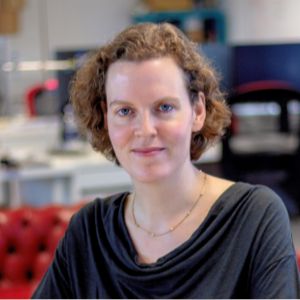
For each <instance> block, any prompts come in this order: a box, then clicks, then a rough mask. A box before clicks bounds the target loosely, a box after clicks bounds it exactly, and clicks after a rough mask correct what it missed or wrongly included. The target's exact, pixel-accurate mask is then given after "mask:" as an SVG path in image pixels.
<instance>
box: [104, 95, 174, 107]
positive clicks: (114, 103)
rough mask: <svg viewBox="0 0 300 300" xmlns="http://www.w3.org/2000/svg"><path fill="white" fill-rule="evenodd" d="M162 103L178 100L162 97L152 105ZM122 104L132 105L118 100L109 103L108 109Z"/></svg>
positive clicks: (126, 101)
mask: <svg viewBox="0 0 300 300" xmlns="http://www.w3.org/2000/svg"><path fill="white" fill-rule="evenodd" d="M162 101H176V102H177V101H179V98H177V97H172V96H170V97H168V96H166V97H162V98H159V99H157V100H156V101H154V103H157V102H162ZM124 104H126V105H132V103H130V101H128V100H118V99H116V100H113V101H112V102H111V103H109V107H111V106H114V105H124Z"/></svg>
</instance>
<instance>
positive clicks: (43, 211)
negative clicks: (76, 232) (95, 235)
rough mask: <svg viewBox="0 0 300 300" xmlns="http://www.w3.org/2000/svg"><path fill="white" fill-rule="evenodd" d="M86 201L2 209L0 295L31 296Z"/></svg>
mask: <svg viewBox="0 0 300 300" xmlns="http://www.w3.org/2000/svg"><path fill="white" fill-rule="evenodd" d="M84 203H85V202H81V203H79V204H76V205H72V206H62V205H49V206H46V207H42V208H33V207H21V208H17V209H1V210H0V298H1V299H3V298H6V299H7V298H14V299H17V298H23V299H26V298H27V299H28V298H30V296H31V295H32V293H33V291H34V289H35V288H36V286H37V285H38V283H39V282H40V280H41V279H42V277H43V275H44V273H45V272H46V270H47V268H48V267H49V265H50V263H51V261H52V259H53V255H54V252H55V249H56V247H57V244H58V242H59V240H60V239H61V238H62V236H63V235H64V233H65V230H66V228H67V226H68V223H69V221H70V218H71V216H72V215H73V214H74V213H75V212H76V211H77V210H79V209H80V208H81V207H82V206H83V204H84Z"/></svg>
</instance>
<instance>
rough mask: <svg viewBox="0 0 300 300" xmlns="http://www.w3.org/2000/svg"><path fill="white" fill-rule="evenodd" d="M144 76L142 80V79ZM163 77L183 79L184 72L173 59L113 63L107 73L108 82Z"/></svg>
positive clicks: (163, 58)
mask: <svg viewBox="0 0 300 300" xmlns="http://www.w3.org/2000/svg"><path fill="white" fill-rule="evenodd" d="M141 75H142V78H141ZM157 75H161V76H170V75H172V76H170V77H171V78H175V79H177V78H178V79H183V71H182V70H181V68H180V67H179V66H178V65H177V64H176V63H175V60H174V59H173V58H171V57H161V58H153V59H147V60H142V61H138V62H136V61H128V60H119V61H116V62H114V63H112V64H111V65H110V66H109V68H108V72H107V81H108V80H110V79H111V78H112V77H118V76H119V77H125V76H126V77H129V78H130V77H138V78H141V79H143V78H145V79H152V78H155V77H157Z"/></svg>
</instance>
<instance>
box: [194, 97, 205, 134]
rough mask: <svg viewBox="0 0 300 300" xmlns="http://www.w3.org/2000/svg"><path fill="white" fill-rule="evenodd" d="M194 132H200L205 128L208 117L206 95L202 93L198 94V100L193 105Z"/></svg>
mask: <svg viewBox="0 0 300 300" xmlns="http://www.w3.org/2000/svg"><path fill="white" fill-rule="evenodd" d="M193 109H194V111H193V115H194V120H193V128H192V129H193V132H197V131H200V130H201V129H202V127H203V124H204V121H205V117H206V106H205V95H204V94H203V93H202V92H199V93H198V99H197V101H195V103H194V104H193Z"/></svg>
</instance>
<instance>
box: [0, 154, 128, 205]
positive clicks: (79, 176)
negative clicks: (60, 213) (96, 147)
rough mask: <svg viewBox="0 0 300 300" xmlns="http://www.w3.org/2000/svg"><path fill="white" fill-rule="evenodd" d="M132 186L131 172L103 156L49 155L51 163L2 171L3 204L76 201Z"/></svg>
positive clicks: (40, 203)
mask: <svg viewBox="0 0 300 300" xmlns="http://www.w3.org/2000/svg"><path fill="white" fill-rule="evenodd" d="M130 188H131V180H130V177H129V176H128V174H127V173H126V172H125V171H124V170H123V169H122V168H119V167H117V166H115V165H114V164H112V163H111V162H109V161H107V160H106V159H105V158H104V157H103V156H102V155H100V154H97V153H92V152H88V153H85V154H82V155H70V156H67V155H62V156H59V155H54V156H51V155H49V159H48V165H47V166H39V167H26V168H21V169H17V170H1V171H0V204H2V205H3V204H5V203H8V204H9V205H10V206H18V205H20V204H24V203H26V204H32V205H42V204H45V203H47V202H56V203H74V202H77V201H80V200H82V199H83V198H85V197H91V196H94V195H106V194H109V193H113V192H118V191H121V190H128V189H130Z"/></svg>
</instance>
